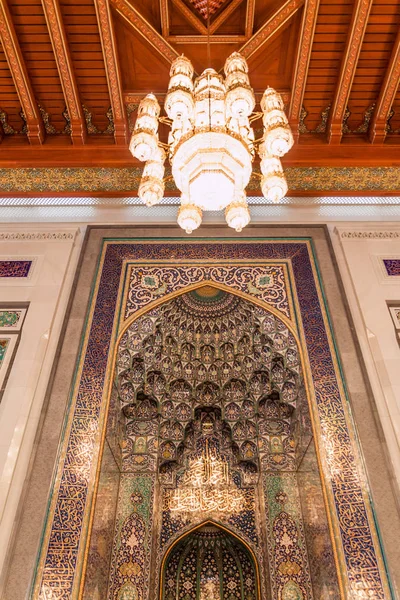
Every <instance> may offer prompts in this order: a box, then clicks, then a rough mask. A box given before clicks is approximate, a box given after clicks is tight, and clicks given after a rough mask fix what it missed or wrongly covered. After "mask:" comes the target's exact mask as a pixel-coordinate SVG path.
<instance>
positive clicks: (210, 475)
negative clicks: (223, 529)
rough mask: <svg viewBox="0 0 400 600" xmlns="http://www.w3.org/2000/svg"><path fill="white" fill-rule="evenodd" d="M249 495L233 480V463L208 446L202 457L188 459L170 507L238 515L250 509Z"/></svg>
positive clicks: (188, 513)
mask: <svg viewBox="0 0 400 600" xmlns="http://www.w3.org/2000/svg"><path fill="white" fill-rule="evenodd" d="M246 505H247V503H246V498H245V496H244V494H243V492H242V490H240V489H239V488H238V487H237V486H236V485H235V484H234V483H233V482H232V481H231V476H230V473H229V465H228V462H226V461H225V460H221V459H220V458H218V456H217V455H216V454H215V453H213V452H210V450H209V448H208V444H207V442H206V448H205V450H204V452H203V453H202V454H201V456H200V457H196V458H192V459H190V460H189V461H188V464H187V468H186V470H185V472H184V474H183V477H182V479H181V481H180V482H179V483H178V486H177V488H176V489H175V490H172V491H171V492H170V493H169V496H168V499H167V507H168V509H169V510H170V511H171V512H172V513H178V514H179V515H182V516H192V517H196V516H199V517H204V515H218V514H221V513H222V514H228V515H231V514H235V513H237V512H240V511H241V510H245V508H246Z"/></svg>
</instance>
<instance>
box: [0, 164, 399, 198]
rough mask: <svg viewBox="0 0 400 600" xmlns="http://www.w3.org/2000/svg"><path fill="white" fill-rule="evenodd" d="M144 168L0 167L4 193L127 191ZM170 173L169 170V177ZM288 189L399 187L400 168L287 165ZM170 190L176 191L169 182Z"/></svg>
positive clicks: (253, 186) (256, 184) (255, 184)
mask: <svg viewBox="0 0 400 600" xmlns="http://www.w3.org/2000/svg"><path fill="white" fill-rule="evenodd" d="M141 174H142V169H141V168H138V167H130V168H129V167H128V168H119V167H115V168H111V167H110V168H104V167H66V168H62V167H60V168H17V169H12V168H5V169H0V188H1V189H2V190H3V191H4V192H17V193H19V192H31V193H32V192H36V193H37V192H46V193H48V192H100V191H104V192H126V193H127V194H129V195H130V194H131V193H132V190H137V189H138V186H139V182H140V177H141ZM169 174H170V172H168V170H166V175H167V176H168V175H169ZM285 175H286V178H287V180H288V185H289V190H292V191H295V190H299V191H305V190H307V191H312V190H314V191H316V190H318V191H323V190H326V191H327V190H336V191H340V190H354V191H363V190H364V191H371V190H374V191H377V190H381V191H382V192H387V190H399V189H400V168H399V167H286V169H285ZM166 189H167V191H176V188H175V185H174V184H173V182H169V181H168V182H167V185H166ZM259 189H260V180H259V177H257V175H255V174H253V176H252V178H251V180H250V183H249V186H248V188H247V190H248V192H252V191H254V192H256V193H259Z"/></svg>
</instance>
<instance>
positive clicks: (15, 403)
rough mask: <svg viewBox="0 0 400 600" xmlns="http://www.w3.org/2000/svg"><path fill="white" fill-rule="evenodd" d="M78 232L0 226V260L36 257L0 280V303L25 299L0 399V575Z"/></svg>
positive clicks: (73, 267)
mask: <svg viewBox="0 0 400 600" xmlns="http://www.w3.org/2000/svg"><path fill="white" fill-rule="evenodd" d="M83 234H84V230H83V229H81V228H79V227H77V226H73V227H60V226H59V225H57V226H56V227H51V226H49V225H46V226H44V227H40V226H35V227H32V226H29V225H28V226H26V225H25V226H23V225H19V226H15V225H14V226H7V225H0V259H1V260H5V259H6V258H7V257H12V258H14V259H18V257H21V258H22V257H23V258H26V259H28V258H31V257H32V258H34V259H35V264H34V269H33V273H32V277H30V278H29V279H28V280H23V279H21V280H7V279H2V280H0V301H1V302H2V303H4V302H29V308H28V312H27V315H26V319H25V322H24V326H23V330H22V336H21V341H20V344H19V347H18V350H17V353H16V355H15V360H14V364H13V366H12V369H11V372H10V376H9V379H8V382H7V385H6V389H5V392H4V395H3V398H2V401H1V403H0V573H1V570H2V567H3V566H4V562H5V560H6V556H7V549H8V547H9V542H10V538H11V535H12V531H13V526H14V522H15V518H16V512H17V509H18V502H19V498H20V495H21V492H22V490H23V485H24V481H25V477H26V474H27V470H28V467H29V461H30V458H31V455H32V452H33V450H34V440H35V434H36V430H37V426H38V422H39V418H40V414H41V409H42V406H43V401H44V398H45V393H46V388H47V384H48V381H49V376H50V372H51V368H52V364H53V359H54V355H55V351H56V347H57V343H58V339H59V334H60V330H61V326H62V322H63V318H64V315H65V310H66V307H67V304H68V298H69V294H70V291H71V286H72V282H73V278H74V275H75V271H76V265H77V260H78V257H79V252H80V248H81V244H82V240H83ZM0 587H1V586H0ZM0 595H1V593H0Z"/></svg>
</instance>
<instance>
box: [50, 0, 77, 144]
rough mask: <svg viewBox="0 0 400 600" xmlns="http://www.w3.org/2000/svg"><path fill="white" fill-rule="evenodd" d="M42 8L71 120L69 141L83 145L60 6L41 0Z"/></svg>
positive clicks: (75, 92)
mask: <svg viewBox="0 0 400 600" xmlns="http://www.w3.org/2000/svg"><path fill="white" fill-rule="evenodd" d="M42 6H43V11H44V15H45V18H46V23H47V29H48V31H49V35H50V40H51V45H52V47H53V53H54V58H55V61H56V64H57V69H58V74H59V76H60V81H61V85H62V89H63V92H64V99H65V104H66V106H67V111H68V114H69V117H70V120H71V139H72V142H73V143H74V144H84V143H85V140H86V134H87V131H86V124H85V118H84V115H83V111H82V104H81V101H80V98H79V92H78V85H77V82H76V78H75V74H74V69H73V66H72V60H71V54H70V51H69V47H68V41H67V36H66V33H65V28H64V24H63V21H62V14H61V9H60V5H59V2H58V0H42Z"/></svg>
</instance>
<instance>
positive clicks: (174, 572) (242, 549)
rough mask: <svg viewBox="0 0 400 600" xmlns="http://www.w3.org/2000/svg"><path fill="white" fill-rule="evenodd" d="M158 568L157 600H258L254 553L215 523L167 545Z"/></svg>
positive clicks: (199, 528) (257, 573) (207, 524)
mask: <svg viewBox="0 0 400 600" xmlns="http://www.w3.org/2000/svg"><path fill="white" fill-rule="evenodd" d="M161 569H162V572H161V577H160V589H159V598H160V600H176V599H177V598H179V599H182V600H242V599H245V600H260V577H259V566H258V561H257V558H256V556H255V554H254V552H253V551H252V549H251V548H250V547H249V545H248V544H246V542H245V541H244V540H242V539H240V538H239V537H238V536H237V535H235V534H234V533H233V532H231V531H229V529H227V528H226V527H223V526H221V525H220V524H219V523H217V522H215V521H205V522H204V523H200V524H198V525H197V526H195V527H193V528H191V529H190V530H189V531H186V532H185V533H184V534H183V535H182V536H181V537H180V538H178V539H177V540H176V541H175V542H174V543H173V544H171V546H170V547H169V548H168V549H167V550H166V552H165V555H164V557H163V561H162V567H161Z"/></svg>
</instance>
